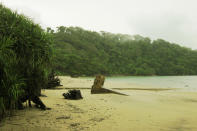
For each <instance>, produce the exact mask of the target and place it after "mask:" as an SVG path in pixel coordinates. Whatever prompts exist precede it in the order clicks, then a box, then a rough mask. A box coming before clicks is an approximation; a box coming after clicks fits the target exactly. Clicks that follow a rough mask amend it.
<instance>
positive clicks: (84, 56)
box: [48, 26, 197, 76]
mask: <svg viewBox="0 0 197 131" xmlns="http://www.w3.org/2000/svg"><path fill="white" fill-rule="evenodd" d="M48 31H49V32H50V33H51V34H52V35H53V37H54V45H53V50H54V56H55V58H54V67H55V69H56V71H58V72H59V73H60V74H66V75H87V76H90V75H95V74H105V75H196V74H197V68H196V67H197V51H195V50H191V49H189V48H186V47H181V46H179V45H178V44H174V43H170V42H168V41H165V40H162V39H157V40H154V41H151V40H150V39H149V38H147V37H142V36H140V35H134V36H131V35H127V34H113V33H109V32H104V31H101V32H94V31H88V30H84V29H82V28H80V27H64V26H60V27H58V28H57V31H54V30H52V29H50V30H48Z"/></svg>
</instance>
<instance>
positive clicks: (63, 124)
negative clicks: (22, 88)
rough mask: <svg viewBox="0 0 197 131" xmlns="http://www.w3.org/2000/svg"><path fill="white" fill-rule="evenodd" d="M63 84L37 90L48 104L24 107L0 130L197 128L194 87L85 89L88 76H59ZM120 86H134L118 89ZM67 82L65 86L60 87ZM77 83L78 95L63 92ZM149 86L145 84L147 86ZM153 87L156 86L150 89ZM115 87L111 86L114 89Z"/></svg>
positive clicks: (181, 130) (173, 130)
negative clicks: (93, 91)
mask: <svg viewBox="0 0 197 131" xmlns="http://www.w3.org/2000/svg"><path fill="white" fill-rule="evenodd" d="M60 78H61V80H62V84H63V87H58V88H59V89H56V90H42V94H44V95H46V96H47V97H41V99H42V100H43V102H44V103H45V104H46V106H47V107H50V108H52V109H51V110H46V111H42V110H40V109H37V108H34V107H33V108H29V107H27V108H26V109H25V110H21V111H16V112H15V113H14V116H12V117H7V118H6V119H5V120H4V121H3V122H1V123H0V131H82V130H84V131H196V130H197V124H196V123H197V92H189V91H188V92H187V91H181V90H178V89H173V90H168V88H166V90H159V89H158V88H154V87H141V86H137V85H119V84H117V83H116V84H114V83H107V82H106V83H105V87H106V88H116V91H119V92H121V93H126V94H128V95H129V96H122V95H117V94H94V95H91V94H90V87H91V85H92V84H93V80H89V79H84V78H70V77H60ZM120 87H131V88H133V89H127V88H125V89H124V90H119V88H120ZM65 88H66V89H65ZM68 88H80V89H81V92H82V96H83V97H84V98H83V99H82V100H66V99H64V98H63V96H62V93H64V92H67V90H68ZM148 89H150V90H148ZM154 89H155V90H154ZM114 90H115V89H114Z"/></svg>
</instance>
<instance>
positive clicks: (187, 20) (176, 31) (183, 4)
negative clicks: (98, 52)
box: [0, 0, 197, 49]
mask: <svg viewBox="0 0 197 131" xmlns="http://www.w3.org/2000/svg"><path fill="white" fill-rule="evenodd" d="M0 1H1V2H2V3H3V4H4V5H5V6H7V7H9V8H11V9H12V10H17V11H18V12H19V13H23V14H25V15H26V16H28V17H30V18H32V19H33V20H34V21H35V22H36V23H39V24H40V25H41V26H42V27H43V28H46V27H52V28H53V29H55V27H57V26H79V27H82V28H84V29H87V30H93V31H107V32H112V33H121V34H129V35H135V34H139V35H142V36H144V37H149V38H151V39H157V38H161V39H164V40H167V41H169V42H172V43H177V44H179V45H181V46H185V47H188V48H192V49H197V44H196V43H197V39H196V38H195V37H196V34H197V27H196V26H195V24H196V23H197V14H196V13H195V12H196V11H197V9H196V7H195V5H196V4H197V1H195V0H190V1H189V2H188V1H186V0H173V1H171V0H165V1H162V0H149V1H147V0H116V1H112V0H99V1H98V0H83V1H77V0H72V1H71V0H66V1H65V0H56V1H53V0H42V1H38V0H14V1H13V0H0Z"/></svg>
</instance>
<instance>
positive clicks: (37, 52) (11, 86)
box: [0, 4, 52, 115]
mask: <svg viewBox="0 0 197 131" xmlns="http://www.w3.org/2000/svg"><path fill="white" fill-rule="evenodd" d="M51 42H52V41H51V37H50V34H48V33H46V32H45V31H44V30H43V29H42V28H41V27H40V26H39V25H38V24H34V23H33V21H32V20H31V19H29V18H27V17H25V16H24V15H19V14H18V13H17V12H13V11H11V10H10V9H8V8H6V7H4V6H3V5H1V4H0V115H1V113H2V112H4V111H5V110H6V109H13V108H15V106H16V101H17V100H18V97H19V96H20V95H21V94H22V93H23V92H24V93H26V94H28V95H32V94H33V95H38V94H39V93H40V90H41V88H43V87H44V86H45V85H46V83H47V75H48V72H49V71H50V61H51V60H50V59H51V57H50V56H51V48H50V45H51Z"/></svg>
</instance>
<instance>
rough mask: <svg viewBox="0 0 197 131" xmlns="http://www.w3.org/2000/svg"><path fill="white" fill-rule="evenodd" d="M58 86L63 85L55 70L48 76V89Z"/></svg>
mask: <svg viewBox="0 0 197 131" xmlns="http://www.w3.org/2000/svg"><path fill="white" fill-rule="evenodd" d="M56 86H62V85H61V84H60V79H59V78H58V77H57V76H56V75H55V72H54V71H52V72H51V74H50V75H49V77H48V84H47V87H46V88H47V89H50V88H55V87H56Z"/></svg>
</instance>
